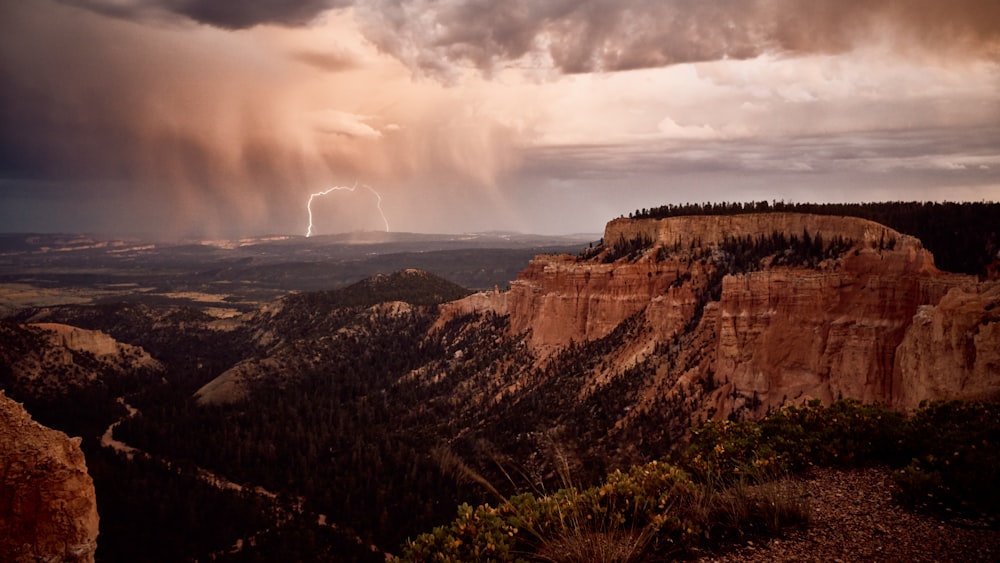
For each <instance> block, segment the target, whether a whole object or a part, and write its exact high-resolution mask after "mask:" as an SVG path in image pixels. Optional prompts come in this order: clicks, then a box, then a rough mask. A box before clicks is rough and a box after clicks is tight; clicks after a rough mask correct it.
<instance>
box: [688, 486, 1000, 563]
mask: <svg viewBox="0 0 1000 563" xmlns="http://www.w3.org/2000/svg"><path fill="white" fill-rule="evenodd" d="M806 485H807V490H808V491H809V493H808V495H809V508H810V512H811V520H810V523H809V526H808V528H806V529H801V530H792V531H790V532H788V533H787V534H785V536H784V537H781V538H774V539H767V540H763V539H762V540H760V541H754V542H752V543H747V544H746V545H744V546H741V547H739V548H737V549H735V550H733V551H730V552H726V553H721V554H711V555H707V556H703V557H700V558H698V559H697V561H699V562H704V563H708V562H719V563H723V562H725V563H736V562H758V561H760V562H763V561H823V562H835V563H836V562H839V563H846V562H849V561H899V562H904V561H905V562H921V561H926V562H945V561H962V562H972V561H990V562H995V561H1000V530H995V529H993V530H991V529H986V528H983V527H976V526H972V525H967V526H959V525H956V524H953V523H949V522H945V521H942V520H938V519H935V518H932V517H929V516H925V515H921V514H916V513H913V512H910V511H908V510H905V509H903V508H901V507H900V506H898V505H896V504H895V503H893V501H892V498H891V490H892V477H891V474H890V472H889V471H888V470H886V469H882V468H869V469H860V470H852V471H842V470H833V469H817V470H816V471H815V472H814V473H813V475H812V476H811V477H810V478H809V479H808V480H807V482H806Z"/></svg>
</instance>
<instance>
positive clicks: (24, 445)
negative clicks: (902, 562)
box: [0, 391, 98, 563]
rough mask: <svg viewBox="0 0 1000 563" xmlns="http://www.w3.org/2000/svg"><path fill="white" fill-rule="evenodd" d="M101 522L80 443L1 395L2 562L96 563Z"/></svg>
mask: <svg viewBox="0 0 1000 563" xmlns="http://www.w3.org/2000/svg"><path fill="white" fill-rule="evenodd" d="M97 524H98V517H97V499H96V496H95V493H94V483H93V480H91V478H90V475H88V474H87V465H86V462H85V460H84V457H83V452H82V451H81V450H80V439H79V438H73V439H70V438H69V437H67V436H66V435H65V434H63V433H62V432H58V431H56V430H51V429H49V428H46V427H44V426H42V425H40V424H38V423H37V422H35V421H34V420H32V419H31V417H30V416H29V415H28V413H27V412H26V411H25V410H24V408H23V407H22V406H21V405H20V404H18V403H16V402H15V401H13V400H11V399H9V398H7V396H6V395H4V393H3V392H2V391H0V531H2V532H0V561H9V562H12V563H13V562H29V561H30V562H32V563H34V562H36V561H61V562H88V561H91V562H92V561H94V552H95V551H96V549H97Z"/></svg>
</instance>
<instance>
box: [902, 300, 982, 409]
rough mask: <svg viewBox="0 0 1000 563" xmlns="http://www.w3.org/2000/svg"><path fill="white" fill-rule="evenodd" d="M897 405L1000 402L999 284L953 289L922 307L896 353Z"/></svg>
mask: <svg viewBox="0 0 1000 563" xmlns="http://www.w3.org/2000/svg"><path fill="white" fill-rule="evenodd" d="M895 360H896V361H895V366H894V371H893V380H894V386H895V388H896V391H897V392H896V393H895V394H894V396H893V400H894V405H895V406H896V407H898V408H903V409H912V408H914V407H917V406H919V404H920V402H921V401H933V400H936V399H947V398H954V399H966V400H992V401H996V400H1000V284H997V283H995V282H994V283H984V284H981V285H978V286H976V287H973V288H954V289H952V290H951V291H949V292H948V294H947V295H945V296H944V297H943V298H942V299H941V300H940V301H939V302H938V303H937V305H925V306H922V307H920V309H919V310H918V311H917V314H916V315H915V316H914V317H913V323H912V324H911V325H910V327H909V328H908V330H907V331H906V335H905V336H904V338H903V342H902V343H901V344H900V345H899V348H898V349H897V352H896V358H895Z"/></svg>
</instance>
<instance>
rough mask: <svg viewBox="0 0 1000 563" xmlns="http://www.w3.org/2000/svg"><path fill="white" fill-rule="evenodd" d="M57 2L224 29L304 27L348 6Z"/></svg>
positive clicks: (219, 0)
mask: <svg viewBox="0 0 1000 563" xmlns="http://www.w3.org/2000/svg"><path fill="white" fill-rule="evenodd" d="M61 1H62V2H63V3H65V4H72V5H76V6H81V7H84V8H87V9H89V10H93V11H95V12H98V13H101V14H105V15H109V16H113V17H119V18H125V19H150V18H159V17H164V16H167V15H170V14H174V15H179V16H184V17H186V18H189V19H191V20H194V21H196V22H200V23H204V24H208V25H213V26H216V27H220V28H224V29H245V28H248V27H253V26H255V25H260V24H279V25H285V26H297V25H304V24H307V23H309V22H310V21H312V20H313V19H314V18H315V17H316V16H317V15H318V14H319V13H320V12H323V11H324V10H328V9H330V8H335V7H338V6H343V5H345V4H349V3H350V2H348V1H344V0H236V1H233V0H132V1H131V2H128V1H126V2H122V1H121V0H61Z"/></svg>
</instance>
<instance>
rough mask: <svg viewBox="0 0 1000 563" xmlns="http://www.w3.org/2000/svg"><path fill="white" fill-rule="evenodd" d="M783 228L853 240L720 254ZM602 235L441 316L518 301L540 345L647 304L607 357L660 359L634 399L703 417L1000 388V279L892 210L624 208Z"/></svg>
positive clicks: (903, 404) (999, 391)
mask: <svg viewBox="0 0 1000 563" xmlns="http://www.w3.org/2000/svg"><path fill="white" fill-rule="evenodd" d="M779 234H780V235H782V236H784V237H789V238H790V237H800V238H804V237H806V236H808V237H810V238H811V239H812V240H813V241H815V240H816V238H817V237H819V238H821V240H823V241H827V243H829V242H830V241H834V240H837V241H839V243H840V244H842V245H845V247H844V248H843V249H842V250H841V251H840V252H839V253H836V255H835V256H823V257H822V258H821V259H819V260H817V261H814V262H810V263H807V264H801V263H796V262H794V261H785V262H782V261H780V260H777V258H776V256H778V255H771V256H769V257H766V258H763V259H761V261H760V263H756V264H752V267H749V268H745V269H742V270H741V269H739V268H735V267H732V266H727V264H730V265H731V264H733V263H734V259H735V256H734V251H733V250H732V248H733V247H732V246H730V247H728V248H729V250H727V247H726V246H725V245H726V244H731V242H732V241H733V240H734V239H745V240H747V241H755V240H758V239H761V238H762V237H769V236H774V235H779ZM616 244H617V245H620V247H621V248H627V249H628V251H622V252H618V253H617V254H616V253H614V252H613V251H612V248H613V246H614V245H616ZM630 245H631V246H630ZM603 249H604V250H602V251H601V252H600V253H598V254H595V255H591V256H588V257H575V256H565V255H564V256H540V257H538V258H536V259H535V260H533V261H532V262H531V264H530V266H529V267H528V268H527V269H526V270H525V271H524V272H522V274H521V275H520V276H519V277H518V279H517V280H516V281H515V282H513V283H512V284H511V289H510V291H509V292H506V293H499V292H492V293H483V294H477V295H474V296H470V297H468V298H466V299H463V300H460V301H457V302H454V303H451V304H448V305H447V306H445V307H443V308H442V310H443V313H444V314H443V317H442V318H444V319H447V318H449V317H453V316H455V315H459V314H464V313H469V312H472V311H483V310H492V311H494V312H496V313H499V314H509V315H510V330H511V332H513V333H516V334H521V333H525V334H528V342H529V343H530V346H531V347H532V349H533V351H534V353H536V354H537V356H538V357H539V358H540V359H541V360H540V361H544V359H545V358H546V357H551V356H552V355H553V354H555V353H557V352H558V351H559V350H561V349H563V348H565V347H566V346H567V345H569V344H570V343H571V342H574V341H575V342H585V341H591V340H595V339H599V338H602V337H604V336H607V335H609V334H610V333H611V332H612V331H613V330H615V329H616V327H618V326H620V325H621V324H622V323H623V322H624V321H626V320H627V319H632V321H635V319H638V321H639V322H638V324H637V326H640V328H639V329H636V331H635V332H634V334H633V335H632V337H631V338H630V339H628V344H627V345H626V346H625V347H626V348H627V350H625V349H616V350H614V351H613V352H611V353H610V354H609V356H608V358H606V360H607V362H606V363H611V362H616V363H617V364H618V365H617V367H616V368H614V369H618V370H619V371H620V370H622V369H626V368H628V367H629V366H630V365H636V364H639V363H646V364H650V370H649V371H650V372H652V373H655V375H654V376H652V378H651V380H650V381H649V382H647V383H645V384H644V385H645V386H646V388H645V391H643V392H641V393H640V394H639V396H640V397H642V401H641V402H640V404H638V405H636V407H637V408H635V409H633V410H632V413H633V414H638V413H641V412H643V411H644V410H646V409H649V408H654V407H653V406H652V405H654V404H656V403H657V402H658V401H659V402H660V403H662V402H663V399H664V398H667V399H677V401H680V400H681V399H683V400H684V401H685V402H686V403H687V404H688V408H689V412H690V413H691V414H692V419H698V418H709V417H715V418H721V417H726V416H729V415H731V414H733V413H739V414H740V416H750V417H758V416H762V415H763V414H765V413H766V412H767V411H768V410H769V409H773V408H777V407H780V406H782V405H785V404H799V403H802V402H804V401H806V400H808V399H821V400H823V401H824V402H830V401H833V400H836V399H837V398H853V399H859V400H863V401H868V402H870V401H880V402H883V403H887V404H890V405H893V406H895V407H896V408H900V409H908V408H912V407H915V406H917V405H918V404H919V402H920V401H922V400H934V399H949V398H970V399H971V398H997V397H998V396H1000V328H998V327H1000V322H998V320H997V319H1000V317H998V315H1000V303H998V300H1000V297H998V295H1000V284H998V283H997V282H983V283H980V282H979V281H978V280H976V279H975V278H974V277H972V276H966V275H958V274H951V273H947V272H941V271H939V270H938V269H937V268H936V267H935V266H934V259H933V256H932V255H931V254H930V252H928V251H927V250H926V249H924V248H923V246H922V245H921V243H920V241H919V240H917V239H915V238H913V237H910V236H907V235H903V234H901V233H899V232H896V231H894V230H892V229H889V228H888V227H885V226H884V225H880V224H878V223H874V222H872V221H867V220H863V219H857V218H850V217H835V216H819V215H809V214H798V213H769V214H749V215H735V216H697V217H675V218H668V219H642V220H632V219H618V220H615V221H612V222H611V223H609V224H608V226H607V228H606V230H605V236H604V245H603ZM780 252H782V251H780V250H779V251H778V253H779V254H780ZM609 373H610V371H609ZM595 377H596V378H597V379H600V378H601V377H603V376H602V375H601V374H597V375H596V376H595ZM594 384H596V385H600V384H601V383H600V381H597V382H596V383H594ZM591 386H592V385H591ZM584 388H587V386H584ZM695 389H700V391H693V390H695ZM692 393H696V394H697V393H700V395H697V396H694V395H692ZM675 402H676V401H675ZM629 416H632V415H629ZM625 423H627V421H625Z"/></svg>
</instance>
